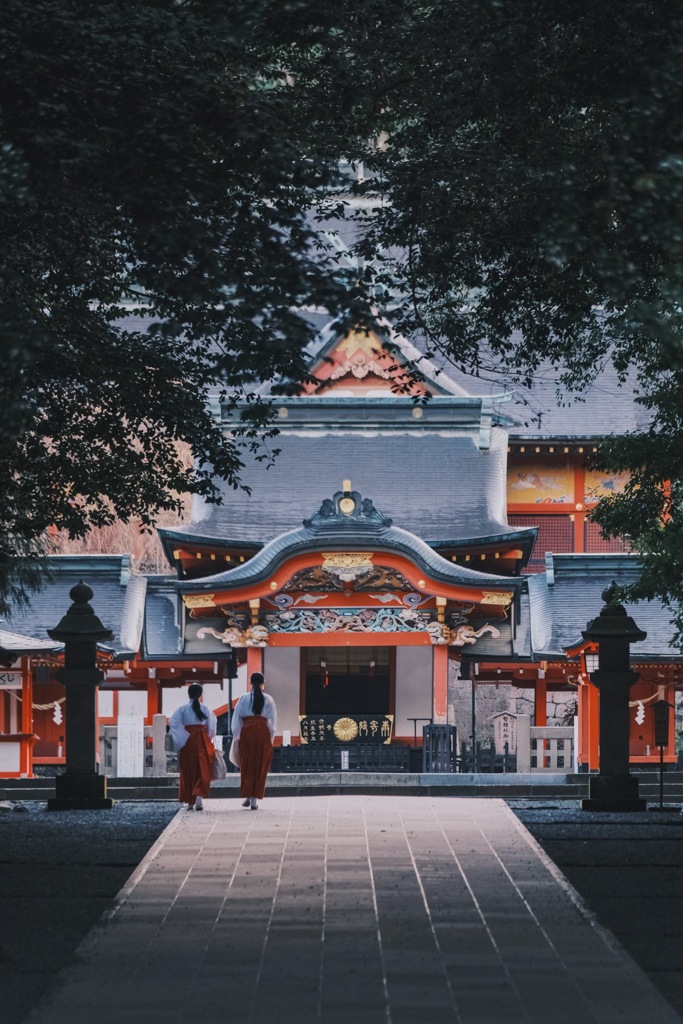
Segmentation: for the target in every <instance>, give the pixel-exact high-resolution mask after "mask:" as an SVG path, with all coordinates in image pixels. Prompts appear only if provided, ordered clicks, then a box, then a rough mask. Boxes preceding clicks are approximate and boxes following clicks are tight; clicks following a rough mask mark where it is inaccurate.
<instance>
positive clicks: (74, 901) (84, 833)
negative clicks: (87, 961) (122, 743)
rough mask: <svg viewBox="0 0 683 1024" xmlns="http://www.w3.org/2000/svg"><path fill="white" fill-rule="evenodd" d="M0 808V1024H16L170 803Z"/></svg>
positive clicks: (107, 901)
mask: <svg viewBox="0 0 683 1024" xmlns="http://www.w3.org/2000/svg"><path fill="white" fill-rule="evenodd" d="M17 806H18V807H20V808H21V810H20V811H17V810H12V809H7V808H9V807H11V805H8V804H2V805H0V1017H1V1019H2V1024H20V1022H21V1021H23V1020H24V1019H25V1017H26V1016H27V1014H28V1013H29V1012H30V1010H31V1009H32V1007H33V1006H34V1005H35V1003H36V1002H37V1001H38V999H39V997H40V996H41V994H42V993H43V992H44V990H45V989H46V987H47V986H48V985H49V984H50V982H51V981H52V979H53V978H54V976H55V974H56V973H57V972H58V971H60V970H61V969H62V968H63V967H66V966H67V965H68V964H70V963H71V962H72V961H73V957H74V951H75V949H76V947H77V946H78V944H79V942H80V941H81V939H83V938H84V937H85V936H86V935H87V933H88V932H89V931H90V929H91V928H92V926H93V925H94V924H95V923H96V922H97V921H98V920H99V918H100V917H101V916H102V914H103V913H104V911H105V910H106V909H107V908H108V907H109V906H111V904H112V901H113V899H114V897H115V896H116V894H117V893H118V891H119V889H121V887H122V886H123V885H124V883H125V882H126V880H127V879H128V878H129V877H130V875H131V874H132V872H133V871H134V869H135V868H136V867H137V865H138V864H139V863H140V861H141V860H142V858H143V857H144V855H145V854H146V853H147V851H148V850H149V848H150V847H151V846H152V844H153V843H154V842H155V840H156V839H157V837H158V836H159V835H160V834H161V832H162V831H163V830H164V828H165V827H166V825H167V824H168V823H169V821H170V820H171V818H173V816H174V815H175V814H176V813H177V810H178V804H177V803H176V802H175V801H155V802H139V803H138V802H129V803H124V802H118V803H116V804H114V807H113V808H112V810H110V811H64V812H61V813H59V812H50V813H48V811H47V809H46V806H45V804H44V803H38V802H35V803H34V802H27V803H25V804H20V805H17Z"/></svg>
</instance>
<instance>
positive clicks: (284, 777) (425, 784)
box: [0, 772, 683, 803]
mask: <svg viewBox="0 0 683 1024" xmlns="http://www.w3.org/2000/svg"><path fill="white" fill-rule="evenodd" d="M589 778H590V776H589V775H585V774H581V775H557V774H549V773H548V774H546V773H536V772H532V773H529V774H526V775H522V774H507V775H503V774H490V773H485V774H484V773H482V774H478V775H475V774H465V773H459V774H445V773H444V774H431V775H428V774H422V773H419V774H418V773H407V772H399V773H396V772H327V773H323V772H300V773H297V772H283V773H281V774H272V775H271V776H270V777H269V779H268V795H269V796H270V797H275V796H294V795H302V794H305V793H309V794H310V793H312V792H313V791H314V792H316V793H320V794H321V795H322V794H325V795H330V794H338V793H348V792H349V791H352V792H354V793H357V794H369V793H378V794H380V793H381V794H405V795H417V796H435V795H440V796H463V797H470V796H484V797H504V798H505V797H510V798H512V797H517V798H521V799H543V800H547V799H553V800H579V799H581V798H582V797H584V796H587V795H588V780H589ZM637 778H638V782H639V786H640V795H641V796H642V797H643V798H644V799H646V800H648V801H650V802H656V801H657V800H658V799H659V775H658V773H656V772H639V773H638V774H637ZM177 787H178V777H177V776H173V775H169V776H165V777H163V778H141V779H140V778H112V779H108V782H107V793H108V795H109V796H111V797H112V798H113V799H115V800H176V799H177V793H178V788H177ZM238 788H239V775H237V774H231V775H228V777H227V778H226V779H223V780H221V781H219V782H214V783H213V784H212V787H211V792H212V796H214V797H229V796H232V795H233V794H234V793H235V791H236V790H237V789H238ZM52 796H54V780H53V779H51V778H35V779H1V780H0V801H26V800H48V799H49V798H50V797H52ZM664 798H665V800H666V801H667V802H674V803H677V802H680V803H683V772H668V773H667V774H665V776H664Z"/></svg>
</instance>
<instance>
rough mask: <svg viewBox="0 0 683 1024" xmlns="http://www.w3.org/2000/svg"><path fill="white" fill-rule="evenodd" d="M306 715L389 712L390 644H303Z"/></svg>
mask: <svg viewBox="0 0 683 1024" xmlns="http://www.w3.org/2000/svg"><path fill="white" fill-rule="evenodd" d="M302 654H303V659H302V660H303V666H304V685H305V701H306V705H305V711H306V714H307V715H343V714H347V715H390V714H393V710H394V709H393V707H392V703H393V701H392V685H391V683H392V664H393V658H392V655H393V648H391V647H304V648H302Z"/></svg>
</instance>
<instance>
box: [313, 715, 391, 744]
mask: <svg viewBox="0 0 683 1024" xmlns="http://www.w3.org/2000/svg"><path fill="white" fill-rule="evenodd" d="M393 731H394V716H393V715H299V735H300V736H301V742H302V743H343V744H349V743H384V744H387V743H391V737H392V735H393Z"/></svg>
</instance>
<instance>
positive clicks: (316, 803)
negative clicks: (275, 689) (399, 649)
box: [29, 796, 681, 1024]
mask: <svg viewBox="0 0 683 1024" xmlns="http://www.w3.org/2000/svg"><path fill="white" fill-rule="evenodd" d="M29 1020H30V1022H31V1024H64V1022H65V1021H68V1022H69V1024H86V1022H88V1024H91V1022H92V1021H97V1022H98V1024H114V1022H116V1024H121V1022H122V1021H126V1022H128V1024H143V1022H145V1024H156V1022H159V1024H161V1022H164V1024H169V1022H172V1024H181V1022H183V1024H184V1022H202V1024H204V1022H206V1024H213V1022H214V1021H216V1022H220V1024H226V1022H232V1021H235V1022H237V1021H239V1022H241V1024H266V1022H268V1024H271V1022H275V1024H290V1022H291V1024H295V1022H296V1024H342V1022H344V1024H403V1022H408V1021H410V1022H411V1024H415V1022H419V1024H421V1022H423V1021H425V1022H427V1021H429V1022H430V1024H432V1022H435V1024H441V1022H444V1024H445V1022H455V1024H503V1022H504V1024H536V1022H538V1024H540V1022H543V1024H598V1022H599V1024H612V1022H614V1024H617V1022H618V1024H645V1022H648V1024H676V1022H678V1024H680V1021H681V1018H679V1017H678V1015H677V1014H676V1013H674V1011H673V1010H672V1009H671V1008H670V1007H669V1005H668V1004H667V1003H666V1002H665V1001H664V1000H663V997H662V996H661V995H659V993H658V992H657V991H656V989H655V988H654V987H653V986H652V984H651V983H650V982H649V980H648V979H647V978H646V977H645V975H644V974H643V973H642V971H641V970H640V969H639V968H638V967H637V966H636V965H635V963H634V962H633V961H632V960H631V959H630V958H629V957H628V956H627V955H626V954H625V953H624V952H623V950H621V948H620V947H618V946H617V945H616V943H615V942H614V941H613V940H611V937H610V936H609V934H608V933H605V932H603V931H602V930H601V929H600V928H598V927H597V926H596V925H595V924H594V922H593V921H592V919H591V918H590V916H589V915H588V914H587V913H586V912H585V911H584V910H583V909H582V908H581V906H580V905H578V904H577V902H576V901H575V899H574V898H573V892H572V890H570V889H569V888H568V887H567V886H566V884H564V881H563V879H562V876H560V875H559V873H558V872H557V871H555V870H554V869H553V868H552V865H551V864H550V862H549V861H548V860H547V859H546V858H545V856H544V855H543V854H542V853H541V851H540V848H539V847H537V846H536V844H535V843H534V841H533V840H532V839H531V837H530V836H529V835H528V833H527V832H526V831H525V829H524V828H523V826H521V825H520V824H519V823H518V821H517V819H516V818H515V817H514V815H513V814H512V812H511V811H510V810H509V809H508V808H507V806H506V805H505V804H504V803H503V802H502V801H499V800H478V799H470V800H468V799H452V798H441V799H429V798H424V797H422V798H419V797H380V796H358V797H353V796H332V797H315V796H312V797H297V798H292V799H289V798H282V799H278V800H273V801H270V802H269V801H268V800H266V801H265V802H264V803H263V804H262V806H261V808H260V809H259V811H258V812H257V813H252V812H250V811H247V810H242V809H241V808H240V806H239V803H238V802H237V801H235V800H231V801H227V800H211V801H210V802H209V804H208V807H207V809H206V810H205V811H204V813H203V814H197V813H190V812H185V813H180V814H179V815H178V816H177V817H176V818H175V819H174V821H173V822H172V823H171V825H170V826H169V827H168V829H167V830H166V832H165V833H164V835H163V836H162V838H161V839H160V841H159V843H157V845H156V846H155V847H154V848H153V849H152V850H151V851H150V854H149V855H148V858H147V859H146V861H144V862H143V864H142V865H141V867H140V869H139V870H138V872H137V873H136V875H135V876H134V877H133V879H132V880H131V882H130V883H129V885H128V887H127V889H126V891H125V892H124V894H123V898H122V900H121V902H120V903H119V905H118V908H117V910H116V912H115V913H114V914H113V916H111V918H110V919H109V920H108V922H106V923H104V924H103V925H101V926H98V928H97V929H95V931H94V932H93V933H92V934H91V936H90V937H89V938H88V939H87V940H86V942H85V944H84V945H83V947H82V949H81V952H80V957H79V963H78V964H77V966H76V967H75V968H73V969H72V970H70V971H69V972H66V973H65V974H64V975H63V976H62V977H61V978H60V981H59V983H58V985H57V986H56V987H55V988H54V989H53V990H52V992H51V993H50V995H49V997H48V999H47V1000H46V1001H44V1002H43V1004H42V1006H41V1007H40V1008H39V1009H38V1010H37V1011H36V1012H35V1013H34V1014H33V1015H31V1017H30V1018H29Z"/></svg>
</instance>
